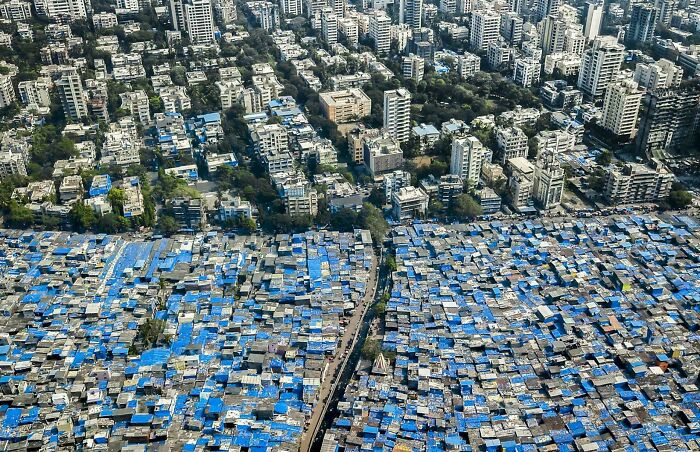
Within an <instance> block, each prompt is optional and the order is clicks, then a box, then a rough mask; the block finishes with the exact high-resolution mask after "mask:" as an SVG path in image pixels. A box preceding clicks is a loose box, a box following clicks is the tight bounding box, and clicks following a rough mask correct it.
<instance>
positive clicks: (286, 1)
mask: <svg viewBox="0 0 700 452" xmlns="http://www.w3.org/2000/svg"><path fill="white" fill-rule="evenodd" d="M280 7H281V8H282V14H284V15H285V16H287V17H295V16H301V15H302V14H303V2H302V1H301V0H282V1H281V2H280Z"/></svg>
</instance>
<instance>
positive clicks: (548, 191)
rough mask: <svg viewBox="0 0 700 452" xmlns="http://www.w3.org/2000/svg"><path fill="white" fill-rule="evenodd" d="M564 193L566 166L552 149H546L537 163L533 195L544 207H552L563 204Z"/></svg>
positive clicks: (537, 202) (540, 205) (539, 204)
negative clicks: (563, 165) (562, 164)
mask: <svg viewBox="0 0 700 452" xmlns="http://www.w3.org/2000/svg"><path fill="white" fill-rule="evenodd" d="M563 194H564V168H562V167H561V164H560V163H559V159H558V158H557V156H556V154H555V153H554V152H552V151H549V150H546V151H544V152H542V154H541V155H540V156H539V158H538V159H537V162H536V163H535V175H534V181H533V187H532V197H533V198H534V200H535V203H536V204H537V205H538V206H539V207H540V208H542V209H551V208H552V207H556V206H558V205H559V204H561V198H562V195H563Z"/></svg>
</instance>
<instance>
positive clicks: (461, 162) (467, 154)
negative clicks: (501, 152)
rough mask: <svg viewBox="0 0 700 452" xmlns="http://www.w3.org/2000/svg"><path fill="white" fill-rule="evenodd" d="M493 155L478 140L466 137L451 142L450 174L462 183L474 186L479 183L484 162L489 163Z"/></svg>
mask: <svg viewBox="0 0 700 452" xmlns="http://www.w3.org/2000/svg"><path fill="white" fill-rule="evenodd" d="M492 157H493V153H492V152H491V150H490V149H489V148H487V147H486V146H484V145H483V144H482V143H481V141H479V139H478V138H476V137H474V136H466V137H459V138H455V139H454V140H453V141H452V154H451V156H450V174H454V175H457V176H459V177H460V178H462V180H463V181H465V182H468V183H469V184H470V185H472V186H475V185H476V184H478V183H479V177H480V176H481V167H482V166H483V164H484V162H490V161H491V158H492Z"/></svg>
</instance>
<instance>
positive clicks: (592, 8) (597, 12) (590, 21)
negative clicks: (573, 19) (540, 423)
mask: <svg viewBox="0 0 700 452" xmlns="http://www.w3.org/2000/svg"><path fill="white" fill-rule="evenodd" d="M604 8H605V6H604V5H603V3H602V2H600V3H598V2H587V3H586V5H585V6H584V9H583V35H584V36H585V37H586V39H588V40H589V41H592V40H594V39H595V38H597V37H598V34H599V33H600V26H601V25H602V23H603V10H604Z"/></svg>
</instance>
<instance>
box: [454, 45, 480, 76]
mask: <svg viewBox="0 0 700 452" xmlns="http://www.w3.org/2000/svg"><path fill="white" fill-rule="evenodd" d="M480 70H481V57H479V56H478V55H474V54H473V53H469V52H464V53H463V54H461V55H458V56H457V74H458V75H459V78H460V79H462V80H466V79H467V78H469V77H471V76H472V75H474V74H476V73H477V72H479V71H480Z"/></svg>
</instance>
